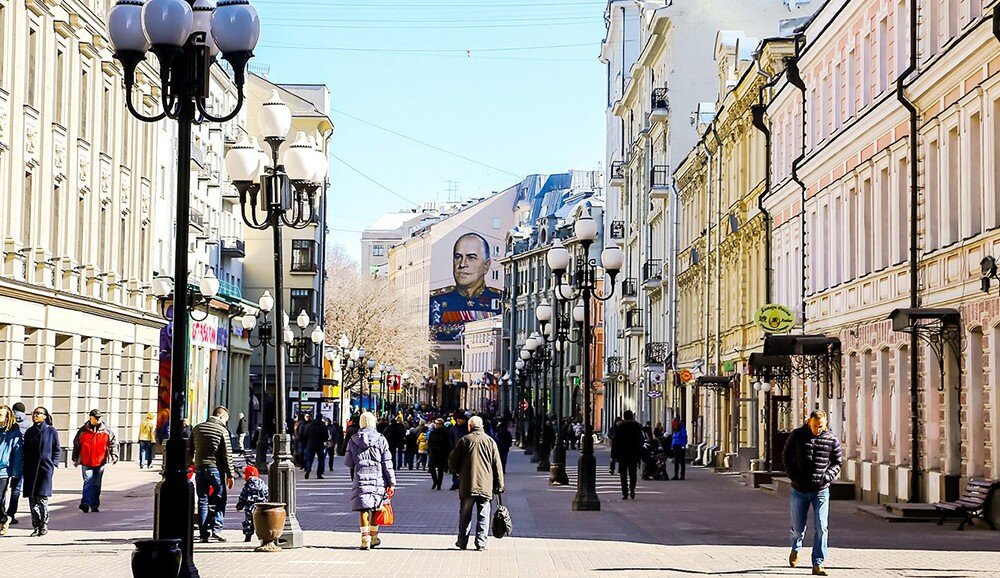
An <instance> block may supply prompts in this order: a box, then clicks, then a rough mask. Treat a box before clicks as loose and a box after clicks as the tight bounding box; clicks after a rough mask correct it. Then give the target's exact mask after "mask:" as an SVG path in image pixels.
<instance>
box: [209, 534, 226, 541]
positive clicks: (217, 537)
mask: <svg viewBox="0 0 1000 578" xmlns="http://www.w3.org/2000/svg"><path fill="white" fill-rule="evenodd" d="M212 539H213V540H215V541H216V542H225V541H226V539H225V538H223V537H222V536H220V535H218V534H212Z"/></svg>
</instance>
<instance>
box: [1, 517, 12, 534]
mask: <svg viewBox="0 0 1000 578" xmlns="http://www.w3.org/2000/svg"><path fill="white" fill-rule="evenodd" d="M9 528H10V519H9V518H8V519H7V521H6V522H4V523H3V524H0V536H6V535H7V530H8V529H9Z"/></svg>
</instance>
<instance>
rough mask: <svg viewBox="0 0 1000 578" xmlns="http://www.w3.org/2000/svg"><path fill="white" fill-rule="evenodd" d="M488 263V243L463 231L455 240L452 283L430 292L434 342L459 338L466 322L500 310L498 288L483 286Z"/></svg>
mask: <svg viewBox="0 0 1000 578" xmlns="http://www.w3.org/2000/svg"><path fill="white" fill-rule="evenodd" d="M491 264H492V259H491V257H490V245H489V243H488V242H487V241H486V239H485V238H484V237H483V236H482V235H480V234H478V233H465V234H464V235H462V236H461V237H459V238H458V239H457V240H456V241H455V246H454V249H453V251H452V274H453V275H454V278H455V284H454V285H452V286H450V287H444V288H441V289H438V290H436V291H432V292H431V301H430V325H431V336H432V337H433V338H434V340H435V341H458V340H459V339H461V336H462V330H463V329H464V328H465V324H466V323H468V322H469V321H477V320H480V319H487V318H489V317H492V316H494V315H498V314H499V313H500V291H499V290H497V289H494V288H492V287H487V286H486V274H487V273H489V270H490V265H491Z"/></svg>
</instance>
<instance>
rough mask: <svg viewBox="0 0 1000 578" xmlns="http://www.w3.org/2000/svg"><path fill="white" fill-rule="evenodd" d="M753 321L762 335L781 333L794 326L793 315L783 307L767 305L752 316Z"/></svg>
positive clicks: (773, 304) (774, 304)
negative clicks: (762, 332)
mask: <svg viewBox="0 0 1000 578" xmlns="http://www.w3.org/2000/svg"><path fill="white" fill-rule="evenodd" d="M753 320H754V323H756V324H757V327H760V328H761V330H762V331H764V333H782V332H785V331H788V330H789V329H791V328H792V327H793V326H794V325H795V314H794V313H792V310H791V309H789V308H788V307H785V306H784V305H778V304H776V303H769V304H767V305H764V306H762V307H761V308H760V309H758V310H757V311H756V313H754V314H753Z"/></svg>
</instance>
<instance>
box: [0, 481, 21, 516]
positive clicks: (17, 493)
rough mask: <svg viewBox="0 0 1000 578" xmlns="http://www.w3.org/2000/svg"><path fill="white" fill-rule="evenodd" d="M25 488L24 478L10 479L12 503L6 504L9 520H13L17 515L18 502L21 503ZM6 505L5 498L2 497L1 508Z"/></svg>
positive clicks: (0, 497) (0, 498) (0, 499)
mask: <svg viewBox="0 0 1000 578" xmlns="http://www.w3.org/2000/svg"><path fill="white" fill-rule="evenodd" d="M23 486H24V478H23V477H20V478H14V477H12V478H11V479H10V503H8V504H6V512H7V517H8V518H13V517H14V515H15V514H17V506H18V502H20V501H21V488H22V487H23ZM4 505H5V502H4V499H3V496H2V495H0V508H3V507H4Z"/></svg>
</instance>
